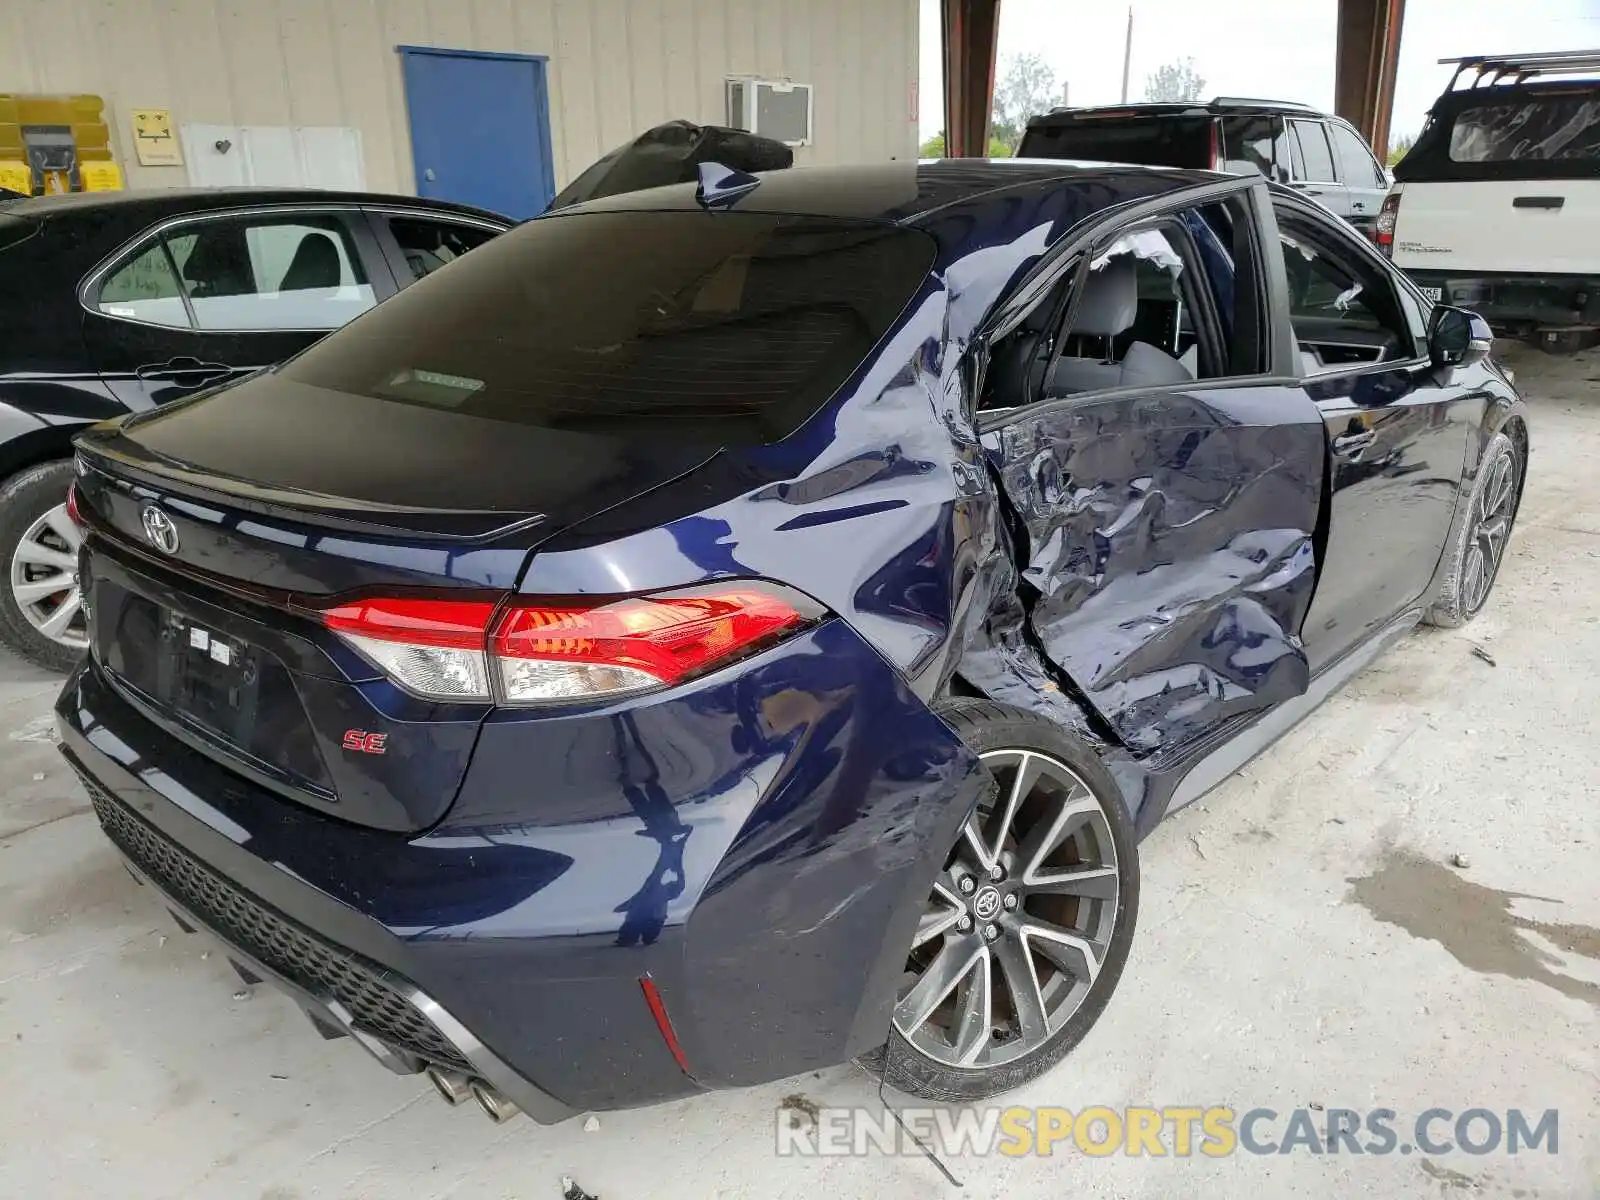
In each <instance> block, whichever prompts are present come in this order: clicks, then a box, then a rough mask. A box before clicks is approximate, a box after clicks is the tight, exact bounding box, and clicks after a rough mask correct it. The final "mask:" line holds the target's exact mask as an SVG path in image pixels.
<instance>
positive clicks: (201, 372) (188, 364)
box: [133, 354, 233, 387]
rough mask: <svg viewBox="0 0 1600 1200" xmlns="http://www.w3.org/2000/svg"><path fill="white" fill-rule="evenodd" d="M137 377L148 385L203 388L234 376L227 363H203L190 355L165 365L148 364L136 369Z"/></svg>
mask: <svg viewBox="0 0 1600 1200" xmlns="http://www.w3.org/2000/svg"><path fill="white" fill-rule="evenodd" d="M133 373H134V374H135V375H137V376H138V377H139V378H140V379H142V380H144V381H145V382H146V383H152V382H159V383H172V384H176V385H177V386H178V387H203V386H204V385H206V384H208V383H211V382H213V381H215V380H218V379H225V378H227V377H228V376H229V375H231V374H233V368H232V367H230V366H229V365H228V364H227V363H208V362H201V361H200V360H199V359H198V358H193V357H191V356H189V355H186V354H185V355H179V356H178V357H177V358H171V359H168V360H167V361H166V362H164V363H147V364H145V365H144V366H142V367H136V368H134V372H133Z"/></svg>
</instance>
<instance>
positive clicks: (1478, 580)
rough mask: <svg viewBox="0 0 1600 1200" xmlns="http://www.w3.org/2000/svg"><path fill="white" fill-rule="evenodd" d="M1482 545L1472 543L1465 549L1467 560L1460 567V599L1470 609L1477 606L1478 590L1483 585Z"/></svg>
mask: <svg viewBox="0 0 1600 1200" xmlns="http://www.w3.org/2000/svg"><path fill="white" fill-rule="evenodd" d="M1483 574H1484V561H1483V547H1482V546H1479V545H1477V544H1476V543H1474V545H1473V546H1472V548H1471V549H1470V550H1468V551H1467V561H1466V562H1465V563H1464V564H1462V568H1461V599H1462V600H1463V601H1465V603H1466V607H1467V608H1468V609H1469V610H1471V609H1475V608H1477V607H1478V599H1479V595H1478V594H1479V592H1480V591H1481V590H1482V586H1483Z"/></svg>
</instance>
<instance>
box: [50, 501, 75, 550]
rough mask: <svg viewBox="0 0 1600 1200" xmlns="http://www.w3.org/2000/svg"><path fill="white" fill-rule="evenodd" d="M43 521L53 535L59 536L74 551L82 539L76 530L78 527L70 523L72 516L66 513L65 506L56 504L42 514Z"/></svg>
mask: <svg viewBox="0 0 1600 1200" xmlns="http://www.w3.org/2000/svg"><path fill="white" fill-rule="evenodd" d="M44 523H45V524H46V525H48V526H50V528H51V530H52V531H53V532H54V533H55V535H56V536H57V537H58V538H60V539H61V540H62V541H63V542H65V543H66V544H67V546H68V547H69V548H70V549H72V550H73V551H74V552H76V551H77V549H78V546H79V545H80V544H81V543H82V541H83V535H82V534H80V533H79V532H78V527H77V526H76V525H74V524H73V523H72V518H71V517H69V516H68V515H67V506H66V505H65V504H58V505H56V506H55V507H54V508H52V509H51V510H50V511H49V512H47V513H45V515H44Z"/></svg>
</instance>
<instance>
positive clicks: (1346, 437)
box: [1333, 429, 1378, 462]
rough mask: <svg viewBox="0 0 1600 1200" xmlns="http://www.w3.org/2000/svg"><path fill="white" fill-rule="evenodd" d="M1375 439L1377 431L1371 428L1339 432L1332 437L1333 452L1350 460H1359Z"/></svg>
mask: <svg viewBox="0 0 1600 1200" xmlns="http://www.w3.org/2000/svg"><path fill="white" fill-rule="evenodd" d="M1377 440H1378V435H1377V433H1376V432H1374V431H1373V430H1371V429H1364V430H1362V431H1361V432H1360V433H1346V434H1341V435H1340V436H1339V437H1336V438H1334V439H1333V452H1334V453H1335V454H1337V455H1338V456H1339V457H1340V458H1347V459H1349V460H1350V461H1351V462H1360V461H1361V456H1362V455H1363V454H1365V453H1366V452H1367V451H1368V449H1370V448H1371V446H1372V443H1373V442H1375V441H1377Z"/></svg>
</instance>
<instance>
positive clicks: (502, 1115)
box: [472, 1079, 522, 1125]
mask: <svg viewBox="0 0 1600 1200" xmlns="http://www.w3.org/2000/svg"><path fill="white" fill-rule="evenodd" d="M472 1098H473V1099H474V1100H476V1101H477V1102H478V1107H479V1108H481V1109H483V1111H484V1113H485V1115H487V1116H488V1118H489V1119H490V1120H491V1121H493V1122H494V1123H495V1124H496V1125H503V1124H505V1123H506V1122H507V1121H509V1120H511V1118H512V1117H514V1116H516V1115H517V1114H518V1113H520V1112H521V1111H522V1110H521V1109H520V1108H518V1107H517V1106H516V1105H515V1104H513V1103H512V1102H511V1101H509V1100H507V1099H506V1098H505V1097H504V1096H502V1095H501V1094H500V1093H499V1092H498V1091H496V1090H495V1089H494V1088H493V1087H491V1086H490V1085H489V1084H487V1083H485V1082H484V1081H483V1080H481V1079H474V1080H473V1081H472Z"/></svg>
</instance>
